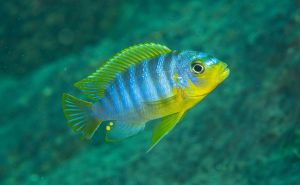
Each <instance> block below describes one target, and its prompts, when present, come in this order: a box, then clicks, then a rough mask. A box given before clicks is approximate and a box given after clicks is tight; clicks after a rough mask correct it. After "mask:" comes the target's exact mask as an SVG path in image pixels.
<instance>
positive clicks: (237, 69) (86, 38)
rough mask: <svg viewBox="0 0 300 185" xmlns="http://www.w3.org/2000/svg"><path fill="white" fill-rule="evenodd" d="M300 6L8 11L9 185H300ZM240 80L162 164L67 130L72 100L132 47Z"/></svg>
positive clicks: (30, 6) (2, 154) (232, 2)
mask: <svg viewBox="0 0 300 185" xmlns="http://www.w3.org/2000/svg"><path fill="white" fill-rule="evenodd" d="M299 9H300V1H299V0H277V1H276V0H252V1H247V0H215V1H211V0H185V1H181V0H161V1H150V0H147V1H138V0H132V1H129V0H128V1H121V0H109V1H104V0H102V1H100V0H85V1H71V0H63V1H59V0H45V1H44V0H31V1H20V0H11V1H2V2H1V6H0V20H1V22H0V71H1V72H0V105H1V111H0V123H1V124H0V141H1V142H0V184H3V185H11V184H12V185H18V184H24V185H31V184H41V185H48V184H51V185H52V184H62V185H65V184H66V185H68V184H72V185H77V184H79V185H81V184H82V185H85V184H87V185H90V184H91V185H95V184H97V185H119V184H121V185H123V184H124V185H181V184H187V185H300V99H299V98H300V82H299V79H300V11H299ZM144 42H156V43H161V44H165V45H167V46H168V47H169V48H171V49H173V50H197V51H202V52H207V53H211V54H213V55H214V56H216V57H217V58H219V59H221V60H223V61H225V62H226V63H227V64H229V67H230V69H231V74H230V76H229V78H228V79H226V80H225V82H224V83H222V84H221V85H220V86H219V87H217V88H216V89H215V90H214V91H213V92H212V93H210V94H209V95H208V96H207V97H206V98H205V99H204V100H203V101H202V102H200V103H199V104H198V105H197V106H196V107H194V108H192V109H191V110H190V111H188V112H187V114H186V116H185V117H184V119H183V120H182V121H181V122H180V123H179V124H178V125H177V126H176V127H175V129H174V130H173V131H172V132H170V133H169V134H168V135H167V136H166V137H165V138H164V139H163V140H162V141H161V142H160V143H159V144H158V145H157V146H156V147H155V148H154V149H153V150H152V151H151V152H149V153H146V152H145V151H146V149H147V146H149V143H150V134H151V129H146V131H145V132H142V133H140V134H138V135H137V136H135V137H132V138H130V139H128V140H125V141H123V142H119V143H106V142H104V139H103V131H101V130H103V128H100V129H99V130H98V132H97V133H96V134H95V136H94V137H93V139H92V140H91V141H83V140H81V139H80V137H78V136H77V135H76V134H74V133H73V132H72V131H71V129H69V128H68V126H67V125H66V124H65V122H66V120H65V118H64V116H63V113H62V108H61V95H62V93H63V92H68V93H71V94H73V95H76V96H80V95H81V93H80V92H79V91H78V90H76V89H75V88H74V87H73V83H75V82H77V81H79V80H81V79H82V78H84V77H86V76H87V75H88V74H90V73H91V72H94V71H95V70H96V68H98V67H100V66H101V64H102V63H103V62H104V61H105V60H107V59H108V58H110V57H111V56H112V55H113V54H114V53H116V52H118V51H120V50H122V49H123V48H126V47H128V46H130V45H134V44H137V43H144Z"/></svg>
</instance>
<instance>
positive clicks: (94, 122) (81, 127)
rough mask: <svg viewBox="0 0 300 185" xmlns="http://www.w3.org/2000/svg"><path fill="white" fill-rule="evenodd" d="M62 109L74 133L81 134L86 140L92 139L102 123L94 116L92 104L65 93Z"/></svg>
mask: <svg viewBox="0 0 300 185" xmlns="http://www.w3.org/2000/svg"><path fill="white" fill-rule="evenodd" d="M62 107H63V112H64V114H65V117H66V118H67V120H68V122H67V124H68V125H69V126H70V127H71V128H72V130H73V131H74V132H76V133H81V134H82V135H83V136H84V138H86V139H90V138H91V137H92V136H93V134H94V133H95V131H96V130H97V128H98V127H99V125H100V124H101V121H100V120H98V119H97V118H96V117H95V116H93V115H92V109H91V107H92V103H90V102H87V101H84V100H80V99H77V98H76V97H74V96H72V95H70V94H66V93H64V94H63V96H62Z"/></svg>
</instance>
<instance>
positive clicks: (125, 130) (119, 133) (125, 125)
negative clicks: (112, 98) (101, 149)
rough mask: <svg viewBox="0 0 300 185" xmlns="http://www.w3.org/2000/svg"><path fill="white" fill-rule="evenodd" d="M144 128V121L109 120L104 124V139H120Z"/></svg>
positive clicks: (114, 140)
mask: <svg viewBox="0 0 300 185" xmlns="http://www.w3.org/2000/svg"><path fill="white" fill-rule="evenodd" d="M144 128H145V123H131V122H123V121H114V122H110V123H109V124H108V125H107V126H106V136H105V141H107V142H117V141H122V140H123V139H126V138H128V137H130V136H133V135H135V134H137V133H138V132H140V131H142V130H143V129H144Z"/></svg>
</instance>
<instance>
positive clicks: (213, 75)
mask: <svg viewBox="0 0 300 185" xmlns="http://www.w3.org/2000/svg"><path fill="white" fill-rule="evenodd" d="M228 75H229V69H228V68H227V65H226V64H225V63H224V62H222V61H220V60H218V59H217V58H214V57H212V56H210V55H208V54H206V53H201V52H196V51H181V52H179V51H172V50H171V49H169V48H168V47H166V46H163V45H160V44H154V43H146V44H140V45H135V46H131V47H129V48H127V49H124V50H123V51H121V52H119V53H117V54H116V55H115V56H113V57H112V58H111V59H110V60H108V61H107V62H106V63H104V64H103V65H102V66H101V67H100V68H99V69H98V70H96V72H94V73H92V74H91V75H90V76H88V77H87V78H84V79H83V80H81V81H79V82H77V83H75V84H74V85H75V87H77V88H79V89H80V90H81V91H82V93H83V94H85V95H86V96H87V97H88V98H90V99H91V100H92V101H93V103H91V102H88V101H84V100H81V99H77V98H76V97H74V96H72V95H69V94H63V97H62V106H63V111H64V114H65V117H66V118H67V120H68V122H67V124H68V125H69V126H70V127H71V128H72V130H74V131H75V132H77V133H81V134H82V135H83V137H84V138H87V139H90V138H91V137H92V136H93V134H94V133H95V131H96V130H97V128H98V127H99V125H100V124H101V123H102V122H104V123H105V124H106V125H105V130H106V131H105V132H106V136H105V140H106V141H119V140H122V139H124V138H127V137H130V136H132V135H135V134H137V133H138V132H140V131H142V130H143V129H144V128H145V124H146V123H147V122H148V121H150V120H154V119H158V118H160V119H161V120H160V123H158V124H157V125H155V126H154V127H153V131H152V138H151V146H150V148H149V150H150V149H152V148H153V147H154V146H155V145H156V144H157V143H158V142H159V141H160V140H161V139H162V138H163V137H164V136H165V135H166V134H168V133H169V132H170V131H171V130H172V129H173V128H174V127H175V125H176V124H177V123H178V122H179V121H180V120H181V119H182V117H183V116H184V113H185V112H186V111H187V110H189V109H190V108H192V107H193V106H195V105H196V104H197V103H198V102H200V101H201V100H202V99H203V98H204V97H205V96H206V95H208V94H209V93H210V92H211V91H212V90H213V89H214V88H215V87H216V86H217V85H218V84H220V83H221V82H222V81H223V80H225V79H226V78H227V77H228Z"/></svg>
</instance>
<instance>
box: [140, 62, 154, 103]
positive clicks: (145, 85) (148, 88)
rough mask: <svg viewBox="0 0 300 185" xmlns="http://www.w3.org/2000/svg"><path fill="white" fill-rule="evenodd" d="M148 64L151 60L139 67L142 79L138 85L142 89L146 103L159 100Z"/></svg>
mask: <svg viewBox="0 0 300 185" xmlns="http://www.w3.org/2000/svg"><path fill="white" fill-rule="evenodd" d="M148 63H149V60H145V61H144V62H142V63H141V65H139V74H140V75H141V78H140V79H139V80H138V85H139V87H141V91H142V94H143V99H144V100H145V101H151V100H153V99H157V92H156V89H155V87H154V84H153V81H152V78H151V75H150V70H149V65H148Z"/></svg>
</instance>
